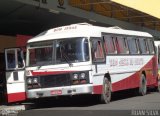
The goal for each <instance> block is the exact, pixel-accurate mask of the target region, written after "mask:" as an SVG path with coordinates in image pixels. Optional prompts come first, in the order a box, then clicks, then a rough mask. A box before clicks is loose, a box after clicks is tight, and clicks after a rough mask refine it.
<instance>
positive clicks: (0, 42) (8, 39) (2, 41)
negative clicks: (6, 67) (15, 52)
mask: <svg viewBox="0 0 160 116" xmlns="http://www.w3.org/2000/svg"><path fill="white" fill-rule="evenodd" d="M10 47H16V36H15V37H14V36H5V35H0V53H2V52H4V48H10Z"/></svg>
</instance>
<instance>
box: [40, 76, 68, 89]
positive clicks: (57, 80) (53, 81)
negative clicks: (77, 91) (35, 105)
mask: <svg viewBox="0 0 160 116" xmlns="http://www.w3.org/2000/svg"><path fill="white" fill-rule="evenodd" d="M40 83H41V87H42V88H49V87H60V86H70V85H71V79H70V75H69V74H61V75H47V76H41V77H40Z"/></svg>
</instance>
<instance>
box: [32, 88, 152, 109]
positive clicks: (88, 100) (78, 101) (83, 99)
mask: <svg viewBox="0 0 160 116" xmlns="http://www.w3.org/2000/svg"><path fill="white" fill-rule="evenodd" d="M152 92H153V90H149V92H148V93H147V94H151V93H152ZM133 97H138V95H137V93H136V92H135V90H125V91H119V92H114V93H113V94H112V100H111V103H112V102H115V101H118V100H123V99H129V98H133ZM29 102H32V103H33V105H31V109H43V108H54V107H89V106H94V105H98V104H101V103H100V101H99V98H98V97H97V96H93V95H79V96H65V97H57V98H56V97H52V98H47V99H39V100H34V101H29Z"/></svg>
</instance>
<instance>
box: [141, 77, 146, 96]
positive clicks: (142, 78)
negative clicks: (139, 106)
mask: <svg viewBox="0 0 160 116" xmlns="http://www.w3.org/2000/svg"><path fill="white" fill-rule="evenodd" d="M146 93H147V81H146V78H145V75H144V74H142V75H141V78H140V86H139V94H140V95H141V96H144V95H146Z"/></svg>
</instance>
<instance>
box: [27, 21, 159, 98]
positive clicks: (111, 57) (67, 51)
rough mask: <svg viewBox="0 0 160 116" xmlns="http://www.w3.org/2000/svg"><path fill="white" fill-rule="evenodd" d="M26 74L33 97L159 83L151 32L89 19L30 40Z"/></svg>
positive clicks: (121, 88) (94, 92)
mask: <svg viewBox="0 0 160 116" xmlns="http://www.w3.org/2000/svg"><path fill="white" fill-rule="evenodd" d="M25 74H26V81H27V82H26V84H27V85H26V87H27V97H28V98H31V99H32V98H40V97H51V96H62V95H79V94H100V95H102V94H103V95H104V93H105V94H106V92H108V91H110V90H111V92H114V91H119V90H125V89H131V88H140V90H141V89H144V91H145V89H146V87H149V86H156V83H157V76H158V74H157V58H156V55H155V48H154V43H153V38H152V36H151V35H150V34H148V33H145V32H138V31H130V30H124V29H117V28H116V29H114V28H104V27H98V26H92V25H89V24H73V25H69V26H64V27H58V28H54V29H50V30H48V31H46V32H43V33H41V34H40V35H38V36H36V37H35V38H33V39H30V40H29V41H28V47H27V67H26V73H25ZM106 78H107V79H106ZM108 82H109V83H111V86H108V85H110V84H108V85H107V84H106V83H108ZM141 86H142V87H141ZM107 87H108V88H107ZM106 89H109V90H108V91H107V90H106Z"/></svg>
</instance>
